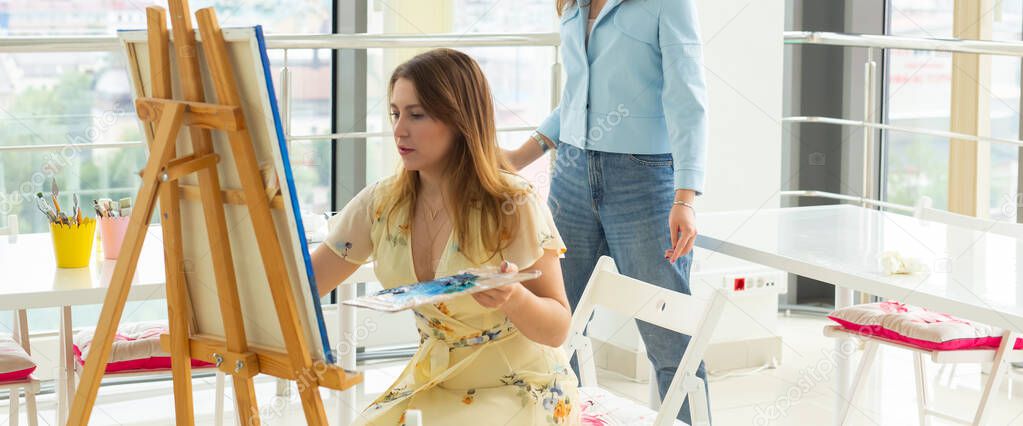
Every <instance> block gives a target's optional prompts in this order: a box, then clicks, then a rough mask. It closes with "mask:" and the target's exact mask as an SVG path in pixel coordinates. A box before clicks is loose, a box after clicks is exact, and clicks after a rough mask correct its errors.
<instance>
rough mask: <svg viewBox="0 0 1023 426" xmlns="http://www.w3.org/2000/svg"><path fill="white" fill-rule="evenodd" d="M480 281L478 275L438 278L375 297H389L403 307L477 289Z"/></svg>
mask: <svg viewBox="0 0 1023 426" xmlns="http://www.w3.org/2000/svg"><path fill="white" fill-rule="evenodd" d="M478 279H479V275H476V274H469V273H464V274H458V275H452V276H450V277H443V278H437V279H435V280H431V281H424V282H421V283H415V284H409V285H404V286H401V287H394V288H389V289H386V290H381V291H379V292H377V293H376V294H374V296H385V295H386V296H389V297H388V299H389V300H388V301H389V302H392V303H395V304H398V305H403V304H405V303H407V302H413V301H416V300H421V299H422V298H425V297H433V296H440V295H442V294H454V293H462V292H464V291H466V290H468V289H471V288H473V287H476V285H477V283H476V280H478Z"/></svg>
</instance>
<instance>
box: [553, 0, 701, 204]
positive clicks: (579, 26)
mask: <svg viewBox="0 0 1023 426" xmlns="http://www.w3.org/2000/svg"><path fill="white" fill-rule="evenodd" d="M589 3H590V0H579V1H578V2H577V3H576V4H575V5H573V6H571V7H570V8H569V9H568V10H566V11H565V13H564V14H563V15H562V16H561V56H562V62H563V64H564V69H565V72H566V74H567V79H566V80H565V89H564V92H562V94H561V104H560V105H559V106H558V107H557V108H556V109H555V110H554V111H553V112H551V114H550V116H548V117H547V119H546V120H544V122H543V123H542V124H541V125H540V128H539V129H538V130H539V132H540V133H542V134H543V135H544V136H547V137H548V138H550V139H552V140H556V141H560V142H562V143H568V144H572V145H574V146H577V147H579V148H583V149H589V150H595V151H605V152H615V153H626V154H664V153H671V155H672V160H673V165H674V168H675V189H692V190H695V191H696V192H697V193H702V192H703V180H704V164H705V163H706V151H707V95H706V83H705V81H704V76H703V55H702V51H703V49H702V43H701V41H700V31H699V26H698V25H697V14H696V5H695V4H694V3H695V1H694V0H608V2H607V5H606V6H605V7H604V9H603V10H602V11H601V13H600V15H598V16H597V20H596V21H595V22H594V25H593V30H592V33H591V34H590V40H589V46H588V47H587V46H586V25H588V22H587V20H588V16H589V6H590V4H589Z"/></svg>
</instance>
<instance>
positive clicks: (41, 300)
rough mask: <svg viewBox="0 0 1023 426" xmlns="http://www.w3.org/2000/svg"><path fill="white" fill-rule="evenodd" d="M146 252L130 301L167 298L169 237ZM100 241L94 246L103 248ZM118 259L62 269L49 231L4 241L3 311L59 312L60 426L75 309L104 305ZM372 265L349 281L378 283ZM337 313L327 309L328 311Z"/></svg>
mask: <svg viewBox="0 0 1023 426" xmlns="http://www.w3.org/2000/svg"><path fill="white" fill-rule="evenodd" d="M147 232H148V233H147V234H146V239H145V242H144V243H143V245H142V253H141V255H140V256H139V263H138V265H137V266H136V269H135V276H134V278H133V280H132V284H131V291H130V292H129V293H128V300H129V301H139V300H159V299H165V298H166V290H165V284H164V283H165V281H166V275H165V273H164V263H163V234H162V231H161V228H160V227H159V225H153V226H150V227H149V230H148V231H147ZM96 246H98V243H97V244H96V245H95V246H94V247H93V249H94V250H98V247H96ZM114 264H115V261H114V260H105V259H103V256H102V254H101V253H100V252H98V251H96V252H94V253H93V256H92V263H91V264H90V265H89V267H87V268H78V269H62V268H57V265H56V262H55V260H54V257H53V244H52V242H51V240H50V234H49V233H39V234H23V235H19V236H18V240H17V242H16V243H14V244H10V243H8V242H7V239H6V238H3V239H0V271H2V277H3V278H0V311H6V310H11V311H16V310H27V309H42V308H59V312H60V327H59V333H60V334H59V344H58V346H59V347H60V349H61V352H60V361H59V363H58V364H59V372H58V374H57V413H58V414H57V416H58V419H57V423H58V424H65V423H66V420H67V410H68V407H70V403H71V398H73V397H74V393H75V376H74V364H73V362H74V357H73V354H72V351H71V346H72V337H73V331H72V328H71V307H72V306H80V305H97V304H102V303H103V300H104V298H105V297H106V292H107V287H108V286H109V284H110V278H111V276H112V275H113V272H114ZM375 280H376V277H375V275H374V274H373V269H372V266H371V265H367V266H365V267H363V268H360V269H359V270H358V271H357V272H356V273H355V274H354V275H353V276H351V277H349V279H348V280H346V281H345V282H346V283H358V282H368V281H375ZM338 289H339V292H340V293H341V294H340V295H339V300H345V299H347V298H352V297H355V287H354V286H350V285H349V286H341V287H339V288H338ZM329 309H335V308H334V307H331V306H324V310H329ZM338 326H339V330H340V333H339V334H340V336H341V339H342V340H343V341H342V342H340V343H338V345H339V347H345V348H354V347H355V345H356V342H355V341H354V339H355V335H356V333H355V308H351V307H343V308H342V309H341V312H340V313H339V315H338ZM355 355H356V353H355V351H354V350H348V351H345V352H343V353H342V354H341V356H340V360H339V364H340V365H341V366H342V367H343V368H346V369H349V370H354V369H355V367H356V365H355ZM338 401H339V406H341V407H343V408H342V413H344V415H345V416H348V417H354V413H355V411H354V409H355V407H354V405H355V393H354V392H345V393H344V394H343V395H341V396H340V397H339V399H338Z"/></svg>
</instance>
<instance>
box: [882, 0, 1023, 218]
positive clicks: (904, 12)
mask: <svg viewBox="0 0 1023 426" xmlns="http://www.w3.org/2000/svg"><path fill="white" fill-rule="evenodd" d="M993 6H994V8H993V9H992V10H991V11H990V12H989V13H990V14H992V15H993V16H992V19H993V21H994V23H993V27H992V35H991V38H992V39H993V40H1008V41H1019V40H1021V38H1023V37H1021V29H1023V19H1021V12H1023V2H1021V1H1019V0H1015V1H1008V0H1007V1H1001V2H995V3H993ZM953 7H954V1H953V0H891V2H890V8H889V12H888V13H889V17H888V18H889V34H892V35H899V36H910V37H929V38H948V37H952V23H953V21H952V20H953ZM888 52H889V53H888V66H887V79H888V80H887V97H886V99H887V104H886V106H885V108H886V113H887V115H888V117H887V119H888V123H890V124H892V125H896V126H904V127H918V128H925V129H934V130H944V131H947V130H949V123H950V111H951V81H952V55H951V54H949V53H940V52H918V51H908V50H894V49H892V50H889V51H888ZM989 58H990V60H991V83H990V85H989V86H987V87H982V88H981V90H986V91H987V92H988V94H989V97H990V104H989V108H990V119H991V136H992V137H996V138H1003V139H1019V118H1018V117H1019V105H1020V103H1019V102H1020V99H1019V94H1020V59H1019V58H1016V57H1009V56H989ZM948 157H949V141H948V139H947V138H940V137H934V136H926V135H917V134H912V133H907V132H898V131H890V132H886V143H885V159H886V163H885V165H884V166H885V167H884V170H885V176H884V179H883V181H884V182H885V184H884V185H885V186H884V188H883V189H884V191H885V194H886V198H887V200H888V201H892V202H895V203H898V204H905V205H913V204H914V203H915V202H916V201H917V199H919V198H920V197H921V196H929V197H931V198H932V199H933V200H934V205H935V207H936V208H942V209H946V208H948V168H949V162H948V160H949V158H948ZM1018 164H1019V159H1018V149H1017V147H1015V146H1013V145H1007V144H997V143H992V144H991V163H990V194H989V198H990V205H989V207H990V213H989V214H990V217H991V218H992V219H998V220H1015V217H1016V208H1015V206H1016V204H1017V202H1018V200H1017V199H1018V198H1019V197H1018V196H1017V195H1016V194H1017V192H1018V190H1017V188H1016V187H1017V174H1018Z"/></svg>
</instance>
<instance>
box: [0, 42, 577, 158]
mask: <svg viewBox="0 0 1023 426" xmlns="http://www.w3.org/2000/svg"><path fill="white" fill-rule="evenodd" d="M266 45H267V49H269V50H281V51H283V63H282V66H281V70H280V72H281V74H280V77H281V79H280V82H281V87H280V88H278V90H280V95H281V96H280V97H279V101H278V102H279V104H280V105H278V106H279V108H280V111H281V120H282V121H283V124H284V135H285V139H286V140H287V141H288V142H289V143H290V142H292V141H316V140H340V139H364V138H372V137H388V136H391V135H392V133H391V132H345V133H325V134H313V135H293V134H292V133H291V129H292V127H291V101H292V99H291V93H292V92H291V88H290V85H291V74H290V71H289V68H288V51H289V50H307V49H332V50H337V49H395V48H439V47H452V48H454V47H461V48H466V47H551V48H553V54H552V63H553V64H552V66H551V70H550V78H551V93H550V98H549V101H550V108H551V109H552V110H553V109H554V108H555V107H556V106H557V104H558V100H559V99H560V94H561V63H560V58H559V54H558V49H559V48H560V45H561V38H560V37H559V35H558V33H520V34H423V35H413V34H309V35H283V34H282V35H268V36H267V37H266ZM121 48H122V46H121V42H120V40H119V39H118V38H117V37H113V36H82V37H0V54H5V53H71V52H118V51H120V49H121ZM535 128H536V126H505V127H499V128H498V129H497V131H498V132H520V131H530V130H534V129H535ZM144 146H145V142H144V141H117V142H98V143H88V144H67V143H65V144H46V145H8V146H0V153H10V152H31V151H59V150H62V149H65V148H69V147H74V148H76V149H90V150H91V149H124V148H132V147H144Z"/></svg>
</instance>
